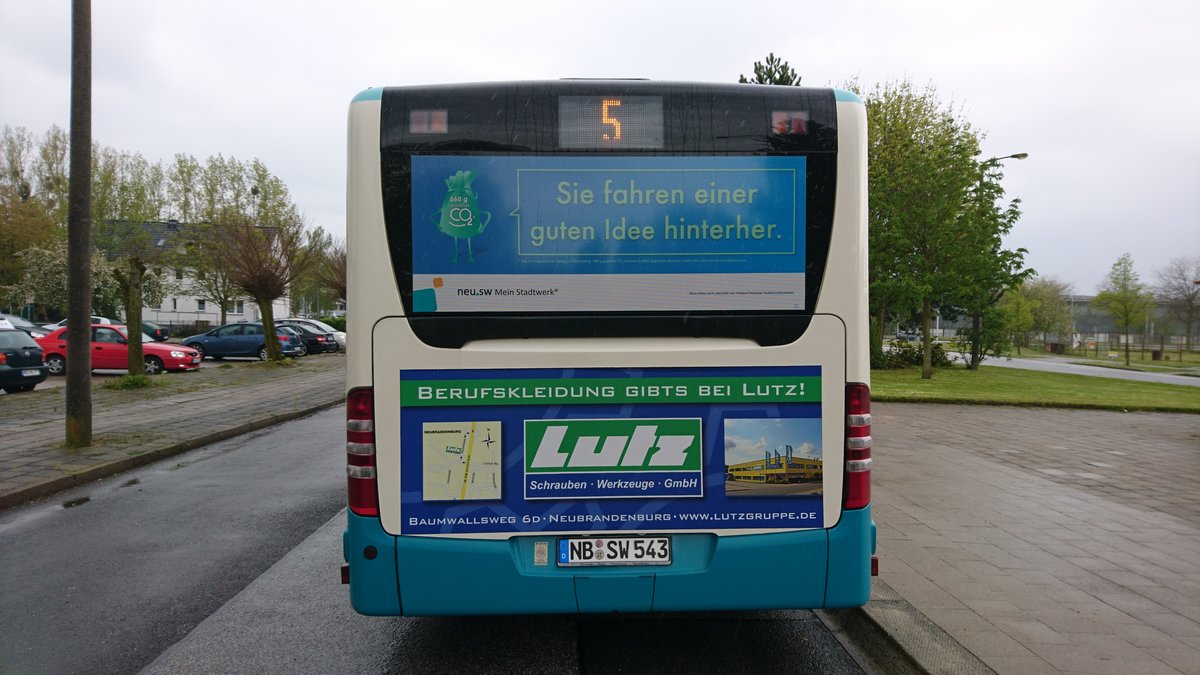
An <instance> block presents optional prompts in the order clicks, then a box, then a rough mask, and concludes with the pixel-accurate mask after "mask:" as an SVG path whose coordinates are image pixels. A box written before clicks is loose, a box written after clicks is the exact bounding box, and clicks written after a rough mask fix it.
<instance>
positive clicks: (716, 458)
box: [400, 366, 824, 534]
mask: <svg viewBox="0 0 1200 675" xmlns="http://www.w3.org/2000/svg"><path fill="white" fill-rule="evenodd" d="M819 374H820V369H819V368H818V367H815V366H803V367H787V368H782V367H781V368H769V367H753V368H696V369H691V368H651V369H608V368H606V369H568V370H556V369H528V370H517V369H507V370H461V371H458V370H438V371H432V370H410V371H401V374H400V375H401V378H403V379H413V380H417V379H422V380H434V379H482V378H487V379H491V378H498V379H499V378H503V379H509V380H510V381H511V383H512V384H514V385H519V384H520V381H521V379H525V378H544V377H548V376H549V377H561V378H569V379H573V380H575V382H573V384H577V383H579V380H582V379H584V378H587V377H608V378H611V377H616V376H622V375H623V376H625V377H627V378H629V382H630V383H631V384H632V383H636V382H637V380H638V378H640V377H665V376H682V375H690V376H695V377H697V378H703V376H704V375H711V376H725V377H728V376H736V375H745V376H751V375H776V376H779V375H793V376H799V375H819ZM564 384H567V383H566V382H564ZM400 413H401V418H400V419H401V435H400V447H401V481H400V489H401V495H400V502H401V507H400V508H401V516H402V519H401V533H402V534H448V533H478V532H572V531H589V530H631V531H650V530H666V531H685V530H711V529H739V528H796V527H822V526H823V517H824V516H823V508H822V497H821V496H820V495H790V496H754V497H732V498H731V497H726V496H725V436H724V421H725V419H726V418H763V419H767V418H777V417H806V418H820V416H821V406H820V404H817V403H808V404H770V403H768V404H746V403H733V404H717V405H709V404H701V403H654V404H628V405H556V406H545V405H541V406H539V405H515V406H510V405H487V406H463V407H403V406H402V407H401V411H400ZM679 417H699V418H701V419H702V420H703V432H702V433H703V439H702V440H703V445H704V455H703V475H704V497H703V498H699V497H690V498H677V499H654V498H650V499H646V498H610V499H564V500H532V501H526V500H525V499H524V495H523V493H524V481H525V463H524V460H525V445H524V420H526V419H580V418H626V419H636V418H650V419H653V418H679ZM479 420H498V421H500V423H501V449H502V453H503V454H502V457H503V469H502V474H501V475H502V478H501V480H502V495H503V498H502V499H501V500H500V501H499V502H497V501H459V502H425V501H423V499H422V491H423V485H422V481H423V477H424V471H423V459H424V458H423V453H422V424H423V423H424V422H464V421H479ZM636 477H637V474H631V478H635V479H636ZM777 512H778V513H789V512H790V513H800V512H805V513H812V514H814V515H813V517H812V518H810V519H808V520H805V521H803V522H798V521H791V520H786V521H785V520H779V519H775V520H771V519H762V520H752V521H737V520H725V521H709V522H704V521H682V520H680V519H679V518H678V515H679V514H684V513H709V514H743V513H744V514H770V513H777ZM639 513H640V514H658V513H666V514H672V516H674V517H673V518H672V519H671V520H670V521H667V522H641V523H639V522H626V523H575V524H570V525H561V524H560V525H552V524H549V523H547V522H546V516H548V515H550V514H554V515H578V514H596V515H599V514H639ZM483 516H515V517H516V520H517V522H516V524H515V525H411V524H410V522H409V519H411V518H444V517H466V518H471V517H483ZM524 516H539V517H541V518H542V521H541V522H540V523H522V522H521V520H522V518H523V517H524Z"/></svg>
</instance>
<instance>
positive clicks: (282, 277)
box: [212, 207, 314, 361]
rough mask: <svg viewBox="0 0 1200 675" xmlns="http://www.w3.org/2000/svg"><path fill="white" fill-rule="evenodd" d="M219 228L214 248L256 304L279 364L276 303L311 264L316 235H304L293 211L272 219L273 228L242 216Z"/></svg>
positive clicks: (269, 350)
mask: <svg viewBox="0 0 1200 675" xmlns="http://www.w3.org/2000/svg"><path fill="white" fill-rule="evenodd" d="M215 229H217V230H218V231H219V234H218V236H216V237H214V238H213V240H212V245H213V246H214V247H215V249H216V251H217V253H218V254H219V255H220V256H221V257H222V258H223V259H225V260H226V261H227V262H228V270H229V275H230V278H231V279H232V280H233V282H234V283H235V284H237V286H238V287H239V288H241V289H242V290H243V291H244V292H245V293H246V294H247V295H249V296H250V297H252V298H254V302H255V304H257V305H258V310H259V313H260V314H261V316H262V323H263V334H264V335H265V336H266V345H267V355H268V358H270V359H271V360H273V361H278V360H280V359H281V358H282V354H281V352H280V349H279V342H278V341H277V340H275V339H274V336H275V317H274V311H273V309H272V303H273V302H274V301H275V300H276V299H278V298H280V297H283V295H284V294H286V293H287V290H288V288H289V287H290V286H291V285H292V282H294V281H295V280H296V279H297V278H299V277H300V276H301V275H302V274H304V273H305V272H306V271H307V270H308V268H309V266H310V265H311V264H312V262H313V260H314V256H313V247H312V243H311V240H312V233H311V232H306V231H305V228H304V223H303V221H302V219H301V218H300V215H299V213H297V212H296V211H295V208H294V207H292V209H291V212H290V213H285V214H279V215H277V216H275V217H272V218H271V220H270V224H269V225H268V224H260V223H258V222H256V221H254V220H252V219H251V218H250V217H249V216H246V215H244V214H238V213H230V214H229V215H227V216H226V217H225V218H224V219H222V221H221V222H220V223H218V224H216V225H215Z"/></svg>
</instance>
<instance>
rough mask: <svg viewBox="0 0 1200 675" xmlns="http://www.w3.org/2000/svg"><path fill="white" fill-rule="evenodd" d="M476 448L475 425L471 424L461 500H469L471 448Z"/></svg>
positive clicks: (468, 433)
mask: <svg viewBox="0 0 1200 675" xmlns="http://www.w3.org/2000/svg"><path fill="white" fill-rule="evenodd" d="M473 447H475V423H474V422H471V430H470V431H469V432H467V465H466V466H464V467H463V484H462V494H461V495H459V497H458V498H459V499H466V498H467V476H468V475H470V473H471V448H473Z"/></svg>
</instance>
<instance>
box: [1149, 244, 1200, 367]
mask: <svg viewBox="0 0 1200 675" xmlns="http://www.w3.org/2000/svg"><path fill="white" fill-rule="evenodd" d="M1154 278H1155V280H1157V282H1158V283H1157V284H1155V286H1154V291H1155V294H1156V295H1157V296H1158V300H1159V303H1160V304H1162V305H1163V306H1164V307H1165V308H1166V310H1167V314H1168V315H1169V316H1170V317H1171V318H1172V319H1175V320H1177V321H1178V322H1179V323H1181V324H1183V333H1184V349H1191V348H1192V335H1193V333H1192V329H1193V327H1194V326H1195V325H1196V319H1197V318H1198V317H1200V256H1197V257H1192V258H1187V257H1184V258H1172V259H1171V262H1169V263H1167V264H1166V266H1164V267H1163V268H1162V269H1159V270H1158V271H1156V272H1155V273H1154Z"/></svg>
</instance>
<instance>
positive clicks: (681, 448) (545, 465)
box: [525, 418, 701, 473]
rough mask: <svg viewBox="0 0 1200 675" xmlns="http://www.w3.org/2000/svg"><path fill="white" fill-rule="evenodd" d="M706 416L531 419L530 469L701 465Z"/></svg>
mask: <svg viewBox="0 0 1200 675" xmlns="http://www.w3.org/2000/svg"><path fill="white" fill-rule="evenodd" d="M700 425H701V420H700V419H699V418H694V419H640V420H626V419H621V420H593V419H579V420H525V470H526V472H527V473H563V472H574V471H680V470H684V471H699V470H700V466H701V463H700V455H701V442H700V439H701V426H700Z"/></svg>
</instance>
